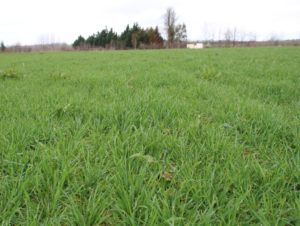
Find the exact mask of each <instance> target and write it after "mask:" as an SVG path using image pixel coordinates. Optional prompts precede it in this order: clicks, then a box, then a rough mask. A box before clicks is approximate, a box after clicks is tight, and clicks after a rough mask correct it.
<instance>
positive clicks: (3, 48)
mask: <svg viewBox="0 0 300 226" xmlns="http://www.w3.org/2000/svg"><path fill="white" fill-rule="evenodd" d="M0 48H1V52H4V51H5V49H6V47H5V45H4V43H3V42H1V47H0Z"/></svg>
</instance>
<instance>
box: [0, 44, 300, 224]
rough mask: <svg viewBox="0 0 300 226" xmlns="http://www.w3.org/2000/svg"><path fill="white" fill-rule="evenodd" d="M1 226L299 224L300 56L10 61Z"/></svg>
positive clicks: (97, 55) (0, 112) (184, 53)
mask: <svg viewBox="0 0 300 226" xmlns="http://www.w3.org/2000/svg"><path fill="white" fill-rule="evenodd" d="M0 224H2V225H103V226H104V225H253V224H254V225H300V48H253V49H247V48H245V49H204V50H153V51H152V50H149V51H107V52H57V53H55V52H53V53H50V52H49V53H19V54H0Z"/></svg>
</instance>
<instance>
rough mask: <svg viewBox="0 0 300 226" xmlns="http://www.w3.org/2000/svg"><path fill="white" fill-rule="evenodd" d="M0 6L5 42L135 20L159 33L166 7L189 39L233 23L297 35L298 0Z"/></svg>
mask: <svg viewBox="0 0 300 226" xmlns="http://www.w3.org/2000/svg"><path fill="white" fill-rule="evenodd" d="M0 7H1V8H0V9H1V10H0V41H1V40H2V41H4V43H5V44H6V45H13V44H16V43H20V44H23V45H26V44H38V43H41V42H50V41H51V42H53V41H55V42H66V43H72V42H73V41H74V40H75V39H76V38H77V36H78V35H80V34H81V35H83V36H84V37H87V36H88V35H91V34H93V33H96V32H97V31H99V30H101V29H103V28H105V26H107V27H108V28H110V27H113V28H114V30H115V31H117V32H118V33H120V32H121V31H122V30H124V29H125V27H126V25H127V24H133V23H134V22H138V23H139V24H140V25H141V26H142V27H147V26H156V25H157V26H158V27H159V28H160V30H161V31H162V32H163V14H164V13H165V11H166V8H167V7H172V8H174V9H175V11H176V13H177V16H178V22H185V23H186V26H187V31H188V39H189V40H200V39H203V38H211V37H214V38H215V39H219V38H222V37H223V33H224V32H225V30H226V29H227V28H231V29H232V28H234V27H235V28H237V30H238V31H239V32H240V33H241V34H250V33H252V35H253V34H255V35H256V38H257V39H258V40H259V39H269V38H270V37H272V36H276V37H278V38H284V39H295V38H300V0H184V1H182V0H181V1H180V0H151V1H149V0H148V1H144V0H111V1H101V0H2V1H1V3H0Z"/></svg>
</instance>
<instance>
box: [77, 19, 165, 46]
mask: <svg viewBox="0 0 300 226" xmlns="http://www.w3.org/2000/svg"><path fill="white" fill-rule="evenodd" d="M73 47H74V48H80V49H85V48H95V47H101V48H114V49H126V48H127V49H128V48H135V49H136V48H140V47H142V48H162V47H163V38H162V36H161V34H160V32H159V30H158V27H155V28H152V27H150V28H147V29H144V28H142V27H140V26H139V25H138V24H137V23H135V24H133V26H132V27H130V26H129V25H127V27H126V29H125V30H124V31H123V32H122V33H121V35H118V34H117V33H116V32H114V31H113V29H112V28H111V29H110V30H108V29H107V28H105V29H103V30H102V31H101V32H97V33H96V34H93V35H91V36H89V37H88V38H87V39H86V40H85V38H84V37H82V36H81V35H80V36H79V37H78V38H77V39H76V40H75V41H74V43H73Z"/></svg>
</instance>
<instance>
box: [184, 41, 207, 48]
mask: <svg viewBox="0 0 300 226" xmlns="http://www.w3.org/2000/svg"><path fill="white" fill-rule="evenodd" d="M203 47H204V46H203V43H200V42H198V43H191V44H187V45H186V48H188V49H203Z"/></svg>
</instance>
